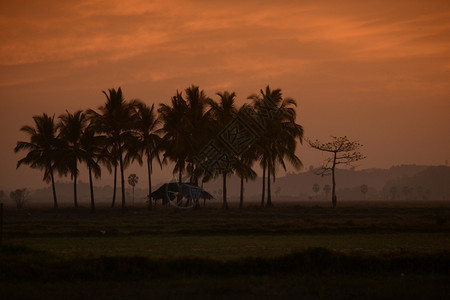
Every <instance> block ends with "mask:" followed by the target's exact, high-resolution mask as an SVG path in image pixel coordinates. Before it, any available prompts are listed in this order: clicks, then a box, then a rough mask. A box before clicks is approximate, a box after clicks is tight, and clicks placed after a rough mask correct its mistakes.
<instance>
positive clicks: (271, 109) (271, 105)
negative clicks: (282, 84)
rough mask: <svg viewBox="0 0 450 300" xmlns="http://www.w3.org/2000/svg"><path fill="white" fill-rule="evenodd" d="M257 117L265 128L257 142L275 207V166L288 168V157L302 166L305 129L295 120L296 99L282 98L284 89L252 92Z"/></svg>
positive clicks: (268, 202) (295, 163)
mask: <svg viewBox="0 0 450 300" xmlns="http://www.w3.org/2000/svg"><path fill="white" fill-rule="evenodd" d="M249 99H251V100H252V101H253V107H254V110H255V111H256V115H257V120H258V122H259V125H260V126H261V128H263V130H262V131H261V133H260V139H259V141H258V142H257V143H256V144H257V146H259V153H260V160H261V162H262V164H263V166H265V167H266V168H267V204H266V206H269V207H270V206H272V205H273V204H272V198H271V190H270V188H271V186H270V180H271V177H272V178H273V180H275V178H276V167H277V165H281V166H282V167H283V169H285V170H286V163H285V160H288V161H289V162H290V164H291V165H292V166H293V167H294V168H295V169H299V168H301V166H302V163H301V161H300V159H299V158H298V157H297V156H296V154H295V151H296V147H297V140H298V141H299V142H300V143H302V141H303V128H302V126H301V125H299V124H297V123H296V110H295V108H296V106H297V103H296V101H295V100H294V99H291V98H283V96H282V93H281V90H280V89H275V90H271V89H270V87H269V86H267V87H266V89H265V91H263V90H261V91H260V95H251V96H249Z"/></svg>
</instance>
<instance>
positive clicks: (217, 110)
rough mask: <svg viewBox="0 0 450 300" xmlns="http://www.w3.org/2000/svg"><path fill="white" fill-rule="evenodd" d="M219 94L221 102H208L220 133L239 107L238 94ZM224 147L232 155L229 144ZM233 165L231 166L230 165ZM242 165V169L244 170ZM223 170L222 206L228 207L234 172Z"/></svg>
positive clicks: (210, 112) (209, 112) (211, 115)
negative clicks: (229, 188) (228, 148)
mask: <svg viewBox="0 0 450 300" xmlns="http://www.w3.org/2000/svg"><path fill="white" fill-rule="evenodd" d="M217 95H218V96H219V97H220V99H219V102H215V101H214V100H212V99H208V100H207V103H208V105H209V106H210V108H209V110H208V114H209V115H210V117H211V118H212V120H213V121H214V122H213V124H214V127H215V130H214V131H215V132H216V134H218V133H219V132H220V131H221V130H222V129H223V128H225V127H226V126H227V124H229V122H230V121H231V120H232V119H233V118H234V117H235V116H236V115H237V113H238V109H237V108H236V104H235V98H236V94H235V93H234V92H233V93H231V94H230V93H229V92H228V91H225V92H223V93H217ZM222 149H223V150H224V152H225V153H227V155H228V156H229V157H231V153H230V151H226V149H227V145H222ZM230 167H231V166H230ZM243 168H244V167H243V166H242V170H243ZM218 171H219V172H221V173H222V174H221V175H222V177H223V180H222V181H223V186H222V193H223V194H222V196H223V201H222V208H224V209H227V208H228V203H227V176H229V175H230V174H231V173H232V170H231V168H224V169H223V170H218Z"/></svg>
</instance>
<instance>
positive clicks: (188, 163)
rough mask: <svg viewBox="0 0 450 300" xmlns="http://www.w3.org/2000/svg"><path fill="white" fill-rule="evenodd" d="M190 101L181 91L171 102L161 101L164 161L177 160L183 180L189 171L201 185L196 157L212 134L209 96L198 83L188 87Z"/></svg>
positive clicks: (177, 167)
mask: <svg viewBox="0 0 450 300" xmlns="http://www.w3.org/2000/svg"><path fill="white" fill-rule="evenodd" d="M185 92H186V100H185V99H184V98H183V96H182V93H181V92H178V91H177V93H176V95H175V96H173V97H172V99H171V104H170V105H166V104H160V107H159V109H158V112H159V114H160V118H161V121H162V128H161V129H160V130H158V133H161V135H162V143H161V146H162V149H163V151H164V156H163V163H167V162H168V160H171V161H173V162H175V167H174V170H173V172H174V174H175V173H177V172H178V180H179V182H181V179H182V174H183V173H184V172H185V171H186V170H187V171H188V172H189V175H190V178H191V182H193V183H195V184H197V178H196V176H195V172H194V170H195V169H196V168H195V159H194V157H195V156H196V155H197V154H198V152H199V151H200V150H201V148H202V146H203V145H204V144H206V141H208V140H209V137H210V136H211V134H210V132H211V129H210V127H211V126H208V125H209V116H208V114H206V103H207V99H208V98H207V97H206V96H205V93H204V92H203V91H201V90H200V89H199V87H198V86H194V85H193V86H191V87H189V88H187V89H186V90H185Z"/></svg>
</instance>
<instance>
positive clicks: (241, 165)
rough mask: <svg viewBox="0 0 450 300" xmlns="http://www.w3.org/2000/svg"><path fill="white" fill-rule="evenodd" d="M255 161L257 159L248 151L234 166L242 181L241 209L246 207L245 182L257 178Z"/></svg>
mask: <svg viewBox="0 0 450 300" xmlns="http://www.w3.org/2000/svg"><path fill="white" fill-rule="evenodd" d="M255 159H256V157H255V156H254V155H253V154H252V153H251V152H250V151H246V152H245V153H243V154H242V155H241V156H240V157H239V158H238V159H237V160H236V161H235V164H234V169H235V171H236V174H237V175H238V176H239V177H240V179H241V189H240V194H239V208H242V207H243V205H244V180H245V181H248V180H249V179H251V180H254V179H255V178H256V172H255V171H254V170H253V169H252V164H253V161H255Z"/></svg>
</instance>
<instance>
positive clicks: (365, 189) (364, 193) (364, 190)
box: [360, 184, 369, 200]
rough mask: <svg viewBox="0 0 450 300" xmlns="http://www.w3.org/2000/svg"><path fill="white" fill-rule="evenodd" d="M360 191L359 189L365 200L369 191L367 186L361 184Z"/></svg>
mask: <svg viewBox="0 0 450 300" xmlns="http://www.w3.org/2000/svg"><path fill="white" fill-rule="evenodd" d="M360 189H361V193H362V194H363V196H364V200H366V194H367V192H368V191H369V187H368V186H367V184H363V185H361V187H360Z"/></svg>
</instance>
